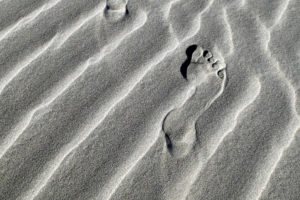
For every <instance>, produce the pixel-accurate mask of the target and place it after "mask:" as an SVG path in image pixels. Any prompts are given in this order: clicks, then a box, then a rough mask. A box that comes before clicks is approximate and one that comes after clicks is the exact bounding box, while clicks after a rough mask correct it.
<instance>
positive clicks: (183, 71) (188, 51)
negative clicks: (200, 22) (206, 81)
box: [180, 44, 197, 79]
mask: <svg viewBox="0 0 300 200" xmlns="http://www.w3.org/2000/svg"><path fill="white" fill-rule="evenodd" d="M196 49H197V45H196V44H193V45H191V46H189V47H188V48H187V49H186V51H185V53H186V56H187V58H186V60H185V61H184V62H183V63H182V65H181V67H180V72H181V74H182V76H183V78H184V79H186V78H187V77H186V74H187V68H188V66H189V64H190V63H191V59H192V55H193V53H194V51H195V50H196Z"/></svg>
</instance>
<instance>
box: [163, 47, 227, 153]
mask: <svg viewBox="0 0 300 200" xmlns="http://www.w3.org/2000/svg"><path fill="white" fill-rule="evenodd" d="M226 79H227V77H226V65H225V64H224V63H223V62H221V61H219V60H218V59H216V58H214V57H213V54H212V53H211V52H210V51H208V50H203V49H202V48H201V47H197V48H196V49H194V51H193V52H192V56H191V57H190V64H189V65H188V67H187V68H186V80H187V84H188V87H187V88H189V89H188V90H191V91H194V94H193V95H191V96H190V97H189V98H188V99H187V100H186V101H185V102H183V104H182V106H181V107H179V108H176V109H174V110H171V111H170V112H169V113H168V114H167V115H166V117H165V119H164V121H163V127H162V129H163V132H164V134H165V138H166V146H167V149H168V151H169V153H170V154H171V155H172V156H175V157H178V158H179V157H184V156H185V155H187V154H188V153H189V152H190V151H191V150H192V148H193V146H194V145H195V142H196V138H197V137H196V129H195V124H196V121H197V119H198V118H199V117H200V116H201V114H202V113H203V112H204V111H205V110H207V109H208V108H209V107H210V105H211V104H212V103H213V102H214V101H215V100H216V99H217V98H218V97H219V96H220V95H221V94H222V92H223V90H224V87H225V83H226ZM187 93H189V92H187Z"/></svg>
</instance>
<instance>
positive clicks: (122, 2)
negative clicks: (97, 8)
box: [104, 0, 128, 21]
mask: <svg viewBox="0 0 300 200" xmlns="http://www.w3.org/2000/svg"><path fill="white" fill-rule="evenodd" d="M127 14H128V9H127V0H106V7H105V10H104V16H105V17H106V19H107V20H109V21H118V20H121V19H122V18H124V17H125V15H127Z"/></svg>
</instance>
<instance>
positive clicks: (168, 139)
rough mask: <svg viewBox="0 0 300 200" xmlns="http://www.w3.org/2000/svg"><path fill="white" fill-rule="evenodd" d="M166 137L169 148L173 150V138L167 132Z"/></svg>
mask: <svg viewBox="0 0 300 200" xmlns="http://www.w3.org/2000/svg"><path fill="white" fill-rule="evenodd" d="M165 138H166V144H167V148H168V149H169V151H171V150H172V147H173V145H172V142H171V139H170V137H169V135H168V134H165Z"/></svg>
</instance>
